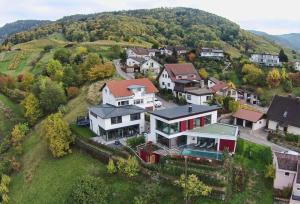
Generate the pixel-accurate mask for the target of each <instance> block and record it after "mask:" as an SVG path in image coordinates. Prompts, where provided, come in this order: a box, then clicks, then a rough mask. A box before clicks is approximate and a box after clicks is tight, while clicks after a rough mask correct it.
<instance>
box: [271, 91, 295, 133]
mask: <svg viewBox="0 0 300 204" xmlns="http://www.w3.org/2000/svg"><path fill="white" fill-rule="evenodd" d="M299 113H300V98H294V97H292V96H287V97H284V96H277V95H275V96H274V97H273V100H272V103H271V105H270V108H269V110H268V112H267V127H268V129H270V130H274V131H277V130H278V131H283V132H285V133H292V134H296V135H300V117H299Z"/></svg>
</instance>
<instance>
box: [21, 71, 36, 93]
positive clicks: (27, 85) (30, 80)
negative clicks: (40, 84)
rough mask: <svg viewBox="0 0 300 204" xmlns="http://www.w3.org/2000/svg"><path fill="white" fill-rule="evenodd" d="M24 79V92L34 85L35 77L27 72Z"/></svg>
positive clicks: (22, 85) (22, 84)
mask: <svg viewBox="0 0 300 204" xmlns="http://www.w3.org/2000/svg"><path fill="white" fill-rule="evenodd" d="M22 78H23V79H22V82H21V88H22V90H25V91H28V90H29V88H30V86H31V85H32V84H33V83H34V75H33V74H31V73H29V72H25V73H24V74H23V77H22Z"/></svg>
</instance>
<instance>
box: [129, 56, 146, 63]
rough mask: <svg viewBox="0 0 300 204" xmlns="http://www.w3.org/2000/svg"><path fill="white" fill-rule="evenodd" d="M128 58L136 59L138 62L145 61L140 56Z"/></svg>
mask: <svg viewBox="0 0 300 204" xmlns="http://www.w3.org/2000/svg"><path fill="white" fill-rule="evenodd" d="M128 59H133V60H135V61H137V62H139V63H142V62H144V61H145V59H144V58H142V57H129V58H128Z"/></svg>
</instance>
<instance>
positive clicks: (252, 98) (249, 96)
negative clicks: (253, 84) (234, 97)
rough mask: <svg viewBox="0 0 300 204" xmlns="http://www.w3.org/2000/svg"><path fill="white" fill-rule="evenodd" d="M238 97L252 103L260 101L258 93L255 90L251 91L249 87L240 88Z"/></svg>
mask: <svg viewBox="0 0 300 204" xmlns="http://www.w3.org/2000/svg"><path fill="white" fill-rule="evenodd" d="M237 92H238V98H239V99H240V100H244V101H245V102H246V103H250V104H253V105H258V104H259V103H260V101H259V97H258V94H256V93H255V92H254V91H250V90H247V89H238V90H237Z"/></svg>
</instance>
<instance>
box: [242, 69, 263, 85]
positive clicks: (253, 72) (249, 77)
mask: <svg viewBox="0 0 300 204" xmlns="http://www.w3.org/2000/svg"><path fill="white" fill-rule="evenodd" d="M242 73H243V75H244V77H243V81H244V83H247V84H250V85H254V86H256V85H263V84H264V81H265V80H264V73H263V71H262V70H261V69H260V68H258V67H256V66H255V65H253V64H245V65H244V66H243V68H242Z"/></svg>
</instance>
